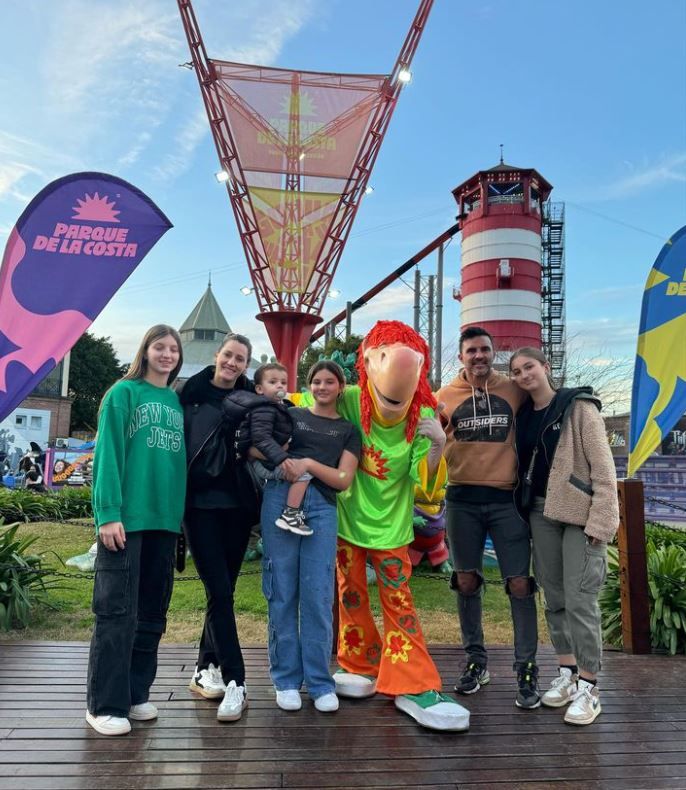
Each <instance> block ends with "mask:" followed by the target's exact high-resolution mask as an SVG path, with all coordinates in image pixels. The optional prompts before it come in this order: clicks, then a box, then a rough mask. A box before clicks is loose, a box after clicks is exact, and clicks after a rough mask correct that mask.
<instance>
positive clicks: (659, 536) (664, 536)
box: [646, 522, 686, 547]
mask: <svg viewBox="0 0 686 790" xmlns="http://www.w3.org/2000/svg"><path fill="white" fill-rule="evenodd" d="M648 540H649V541H652V542H653V543H654V544H655V545H656V546H666V545H667V546H668V545H671V544H673V543H676V544H677V545H679V546H684V547H686V530H683V529H674V528H671V527H665V526H663V525H662V524H658V523H654V522H648V523H646V541H648Z"/></svg>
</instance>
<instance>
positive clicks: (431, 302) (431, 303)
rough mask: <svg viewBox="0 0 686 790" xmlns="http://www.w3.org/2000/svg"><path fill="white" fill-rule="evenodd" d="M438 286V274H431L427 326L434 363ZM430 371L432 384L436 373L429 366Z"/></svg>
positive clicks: (430, 353) (430, 352)
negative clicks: (435, 293)
mask: <svg viewBox="0 0 686 790" xmlns="http://www.w3.org/2000/svg"><path fill="white" fill-rule="evenodd" d="M435 287H436V275H435V274H430V275H429V325H428V327H427V335H428V338H427V340H428V341H429V355H430V358H431V363H432V364H433V358H434V310H435V308H434V288H435ZM429 372H430V374H431V375H430V377H429V378H430V379H431V386H433V383H434V378H435V377H434V374H433V370H432V368H429Z"/></svg>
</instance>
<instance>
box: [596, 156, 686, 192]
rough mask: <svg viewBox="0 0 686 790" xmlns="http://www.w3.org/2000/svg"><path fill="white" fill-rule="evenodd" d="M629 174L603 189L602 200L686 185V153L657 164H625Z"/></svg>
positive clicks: (668, 157) (662, 158)
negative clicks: (659, 187) (676, 185)
mask: <svg viewBox="0 0 686 790" xmlns="http://www.w3.org/2000/svg"><path fill="white" fill-rule="evenodd" d="M623 164H624V165H625V166H626V167H627V170H629V172H628V174H626V175H623V176H622V177H621V178H618V179H617V180H616V181H614V182H611V183H610V184H607V185H606V186H605V188H604V189H603V188H601V189H600V190H599V192H598V195H599V196H600V197H601V199H604V200H612V199H617V198H620V199H621V198H628V197H633V196H634V195H638V194H639V193H641V192H645V191H647V190H650V189H653V188H655V187H658V186H661V185H663V184H667V183H674V182H677V183H686V152H681V153H676V154H670V155H665V156H662V157H661V158H660V160H659V161H657V162H644V163H642V164H641V165H639V166H636V165H634V164H632V163H630V162H627V161H626V160H625V161H624V163H623Z"/></svg>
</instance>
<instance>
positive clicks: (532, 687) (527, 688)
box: [515, 661, 541, 710]
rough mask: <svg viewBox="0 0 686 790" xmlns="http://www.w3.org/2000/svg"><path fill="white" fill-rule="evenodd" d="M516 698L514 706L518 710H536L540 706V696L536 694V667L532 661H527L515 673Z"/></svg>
mask: <svg viewBox="0 0 686 790" xmlns="http://www.w3.org/2000/svg"><path fill="white" fill-rule="evenodd" d="M517 685H518V686H519V688H518V689H517V696H516V697H515V705H516V706H517V707H518V708H528V709H530V710H531V709H533V708H537V707H538V706H539V705H540V704H541V695H540V694H539V693H538V667H537V666H536V664H534V662H533V661H527V663H526V664H524V666H523V667H521V669H520V670H519V672H517Z"/></svg>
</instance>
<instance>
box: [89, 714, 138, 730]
mask: <svg viewBox="0 0 686 790" xmlns="http://www.w3.org/2000/svg"><path fill="white" fill-rule="evenodd" d="M86 721H87V722H88V724H90V726H91V727H92V728H93V729H94V730H95V731H96V732H99V733H100V735H126V734H127V733H129V732H131V722H130V721H129V720H128V719H124V718H122V717H121V716H94V715H93V714H92V713H89V712H88V711H86Z"/></svg>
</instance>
